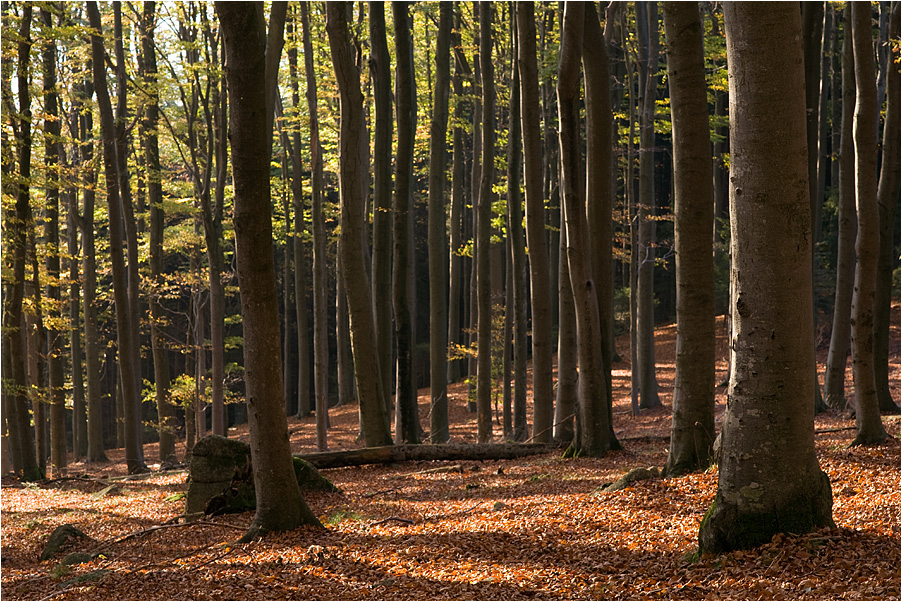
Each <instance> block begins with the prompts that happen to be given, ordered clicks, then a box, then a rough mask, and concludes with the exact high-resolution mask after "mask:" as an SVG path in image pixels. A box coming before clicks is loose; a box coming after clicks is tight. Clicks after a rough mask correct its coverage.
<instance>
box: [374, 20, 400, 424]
mask: <svg viewBox="0 0 902 602" xmlns="http://www.w3.org/2000/svg"><path fill="white" fill-rule="evenodd" d="M369 27H370V45H371V54H370V60H369V69H370V78H371V80H372V82H373V100H374V103H375V108H376V119H375V131H374V133H373V264H372V266H373V267H372V272H373V295H374V296H373V311H374V313H375V318H376V344H377V345H378V347H377V355H378V361H379V371H380V373H381V374H382V380H383V382H382V390H383V395H384V399H385V403H386V407H385V409H386V412H388V413H389V414H391V409H392V408H391V403H392V402H391V400H392V394H391V380H392V379H391V366H392V361H391V360H392V338H393V337H392V307H391V273H392V264H391V261H392V260H391V254H392V213H391V210H392V209H391V198H392V196H391V195H392V136H393V131H394V125H393V120H392V91H391V57H390V56H389V54H388V42H387V40H386V36H385V5H384V3H382V2H370V3H369Z"/></svg>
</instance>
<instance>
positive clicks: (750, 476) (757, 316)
mask: <svg viewBox="0 0 902 602" xmlns="http://www.w3.org/2000/svg"><path fill="white" fill-rule="evenodd" d="M724 16H725V19H724V21H725V26H726V32H727V57H728V61H729V67H730V78H731V81H730V126H731V129H730V131H731V136H732V149H733V152H732V155H731V161H730V183H731V189H730V198H731V207H730V218H731V220H730V222H731V226H732V239H731V244H732V250H733V262H734V263H733V268H732V269H733V272H734V278H735V282H736V292H737V298H736V302H735V304H734V305H733V324H734V334H733V339H732V341H731V349H732V354H733V371H732V374H731V378H730V390H729V399H730V405H729V407H728V408H727V412H726V414H725V416H724V422H723V431H722V434H721V435H722V437H723V443H722V456H721V460H720V466H719V479H718V489H717V495H716V497H715V500H714V503H713V504H712V506H711V508H710V509H709V510H708V513H707V514H706V515H705V518H704V519H703V520H702V524H701V528H700V530H699V548H700V550H701V551H702V552H713V553H720V552H724V551H729V550H734V549H747V548H752V547H755V546H758V545H761V544H762V543H765V542H768V541H770V540H771V537H772V536H773V535H774V534H776V533H781V532H791V533H807V532H809V531H813V530H815V529H817V528H819V527H826V526H830V527H833V526H834V524H833V519H832V515H831V507H832V502H833V501H832V494H831V491H830V481H829V479H828V478H827V475H826V474H825V473H824V472H822V471H821V469H820V467H819V466H818V461H817V456H816V455H815V450H814V407H813V405H812V403H811V400H812V397H813V395H814V388H815V386H816V383H815V379H814V367H813V364H814V353H813V350H814V331H813V328H812V326H813V325H812V322H811V319H810V318H811V313H812V290H811V289H812V282H811V263H810V262H811V249H810V248H809V245H810V242H807V243H804V244H801V245H800V244H799V241H810V240H811V220H810V217H809V212H808V211H807V207H808V201H809V198H808V177H807V170H806V164H805V157H806V140H805V95H804V88H803V87H802V82H803V74H802V48H801V42H800V37H801V23H800V18H799V9H798V6H797V5H779V4H772V5H769V6H767V7H763V6H761V5H757V4H745V3H735V4H727V5H725V6H724ZM773 90H780V94H778V95H775V94H773Z"/></svg>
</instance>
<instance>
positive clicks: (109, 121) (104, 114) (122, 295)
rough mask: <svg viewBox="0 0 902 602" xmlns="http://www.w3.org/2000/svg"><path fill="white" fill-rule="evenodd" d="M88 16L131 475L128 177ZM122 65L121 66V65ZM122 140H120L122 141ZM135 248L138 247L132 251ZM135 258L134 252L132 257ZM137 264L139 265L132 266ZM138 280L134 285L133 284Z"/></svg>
mask: <svg viewBox="0 0 902 602" xmlns="http://www.w3.org/2000/svg"><path fill="white" fill-rule="evenodd" d="M87 12H88V19H89V22H90V24H91V27H92V28H94V29H95V30H96V31H97V33H93V34H91V51H92V62H93V70H94V89H95V93H96V95H97V105H98V111H99V113H100V127H101V132H102V136H103V162H104V166H105V171H106V188H107V208H108V213H109V222H110V226H109V232H110V261H111V263H112V271H113V295H114V299H115V305H116V339H117V342H118V348H119V354H118V355H119V378H120V381H121V386H122V399H123V416H122V418H123V421H124V428H125V431H124V434H125V458H126V465H127V468H128V472H129V474H134V473H138V472H144V471H146V470H147V466H146V465H145V464H144V454H143V449H142V447H141V439H140V433H139V431H138V421H139V416H138V410H139V405H138V403H139V400H140V392H139V391H138V388H137V383H138V365H137V358H136V355H137V354H136V353H135V348H136V340H135V337H136V335H137V329H136V328H135V327H134V321H133V318H134V316H133V312H132V310H131V307H132V303H131V302H132V300H133V299H134V300H135V301H136V302H137V298H136V297H135V296H134V291H131V293H132V296H131V298H130V296H129V294H130V291H129V288H130V284H129V274H127V273H126V263H125V257H124V255H123V240H124V239H125V238H126V237H127V233H125V232H123V227H122V226H123V222H124V221H125V217H124V215H123V213H124V211H123V207H124V206H125V204H126V203H125V202H123V200H122V199H121V198H120V193H121V190H120V184H121V183H122V181H124V180H127V179H128V174H127V173H125V174H124V177H121V176H120V175H119V173H120V168H119V161H120V157H121V156H122V154H121V153H120V152H119V151H118V150H117V147H118V143H117V135H116V131H115V130H116V126H115V124H114V121H113V106H112V103H111V101H110V95H109V90H108V89H107V83H106V66H105V62H104V61H105V54H104V49H103V38H102V36H101V34H100V32H101V31H102V26H101V22H100V11H99V10H98V8H97V3H96V2H89V3H88V4H87ZM123 67H124V65H123ZM122 142H124V140H122ZM135 251H136V252H137V249H135ZM135 260H136V261H137V256H136V257H135ZM136 267H137V266H136ZM135 284H137V283H135Z"/></svg>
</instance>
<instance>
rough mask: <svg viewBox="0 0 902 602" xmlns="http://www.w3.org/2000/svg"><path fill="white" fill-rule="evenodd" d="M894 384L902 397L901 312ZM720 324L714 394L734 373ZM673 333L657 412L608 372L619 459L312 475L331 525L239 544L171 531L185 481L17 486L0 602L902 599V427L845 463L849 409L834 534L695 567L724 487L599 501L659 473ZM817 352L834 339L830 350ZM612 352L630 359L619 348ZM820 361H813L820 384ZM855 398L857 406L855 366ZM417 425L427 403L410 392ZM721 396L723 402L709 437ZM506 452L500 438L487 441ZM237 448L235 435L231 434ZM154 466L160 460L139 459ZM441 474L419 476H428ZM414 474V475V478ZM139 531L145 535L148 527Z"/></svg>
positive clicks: (348, 426) (838, 432) (663, 350)
mask: <svg viewBox="0 0 902 602" xmlns="http://www.w3.org/2000/svg"><path fill="white" fill-rule="evenodd" d="M893 318H894V320H895V323H894V325H893V331H892V339H891V343H890V349H891V350H892V357H891V358H890V364H891V374H890V380H891V386H892V390H893V397H894V399H896V400H898V399H899V388H900V387H899V380H900V373H899V363H900V361H899V360H900V358H899V348H900V344H899V324H898V319H899V305H898V303H897V304H894V308H893ZM723 326H724V324H723V320H722V319H719V320H718V331H719V334H720V337H719V354H718V357H720V358H721V359H720V360H719V362H718V380H723V379H724V377H725V373H726V369H727V366H726V360H725V358H726V340H725V337H724V332H723ZM675 332H676V330H675V327H673V326H671V327H668V328H663V329H660V330H659V331H658V336H657V358H658V367H659V382H660V385H661V394H662V395H661V397H662V401H663V402H664V407H662V408H660V409H656V410H650V411H644V412H642V413H641V414H640V415H639V416H632V415H631V414H630V411H629V365H628V363H621V364H618V365H617V366H616V369H615V404H614V405H615V408H614V422H615V425H614V426H615V431H616V433H617V436H618V438H619V439H620V441H621V442H622V443H623V446H624V449H623V450H622V451H617V452H611V453H609V454H608V455H607V456H605V457H604V458H601V459H585V458H581V459H575V460H572V459H571V460H564V459H562V458H561V457H560V456H561V454H560V452H555V453H549V454H545V455H540V456H533V457H528V458H522V459H514V460H498V461H482V462H480V461H471V462H421V463H417V462H405V463H400V464H395V465H387V466H364V467H350V468H340V469H331V470H325V471H323V472H324V474H325V476H327V477H328V478H329V479H331V480H332V481H333V482H334V483H335V484H336V485H337V486H338V487H339V488H340V490H341V493H311V494H307V496H306V499H307V502H308V503H309V504H310V506H311V508H312V509H313V511H314V513H315V514H316V515H317V516H318V517H319V518H320V520H321V521H322V522H323V524H324V525H325V527H326V528H325V529H322V530H318V529H312V528H305V529H299V530H297V531H293V532H290V533H283V534H270V535H268V536H266V537H265V538H263V539H261V540H257V541H255V542H252V543H249V544H240V545H237V544H235V543H234V541H235V540H236V539H237V538H238V537H239V536H240V535H241V534H242V532H243V530H244V529H245V528H246V527H247V526H248V525H249V524H250V521H251V519H252V514H251V513H246V514H240V515H231V516H225V517H217V518H216V519H213V520H211V521H206V522H204V521H202V522H198V523H190V524H188V525H185V524H184V523H179V524H175V525H171V526H166V527H163V528H158V529H153V530H151V529H150V528H151V527H154V526H158V525H163V524H164V523H167V521H171V520H173V519H175V518H176V517H177V516H178V515H179V514H180V513H181V512H182V510H183V507H184V500H182V499H181V496H180V495H179V493H180V492H183V491H184V490H185V488H186V484H185V476H186V475H185V473H184V472H158V473H154V474H151V475H150V476H145V477H141V478H137V479H133V480H124V481H117V482H116V484H117V487H116V488H115V489H114V490H112V491H104V489H105V488H106V486H107V485H108V483H107V481H104V480H102V479H101V477H113V476H121V475H122V474H123V473H124V462H123V461H122V452H121V450H109V452H108V455H109V456H110V462H109V463H105V464H84V463H77V464H74V465H72V466H70V467H69V469H68V471H67V475H68V477H66V476H64V477H63V478H57V479H53V480H48V481H46V482H42V483H37V484H28V485H22V484H20V483H19V482H18V481H17V480H15V479H12V478H9V477H6V478H4V480H3V488H2V492H0V495H2V499H0V504H2V522H0V529H2V555H0V560H2V591H0V595H2V598H4V599H58V600H64V599H107V600H111V599H332V600H336V599H384V600H388V599H572V598H599V599H811V600H822V599H849V600H858V599H881V600H882V599H899V598H900V541H902V539H900V485H899V484H900V444H899V436H900V420H899V416H898V415H896V416H884V424H885V426H886V429H887V431H888V432H889V433H890V434H892V435H893V437H894V438H893V439H892V440H891V441H889V442H887V443H885V444H883V445H879V446H872V447H857V448H849V447H848V444H849V443H850V442H851V440H852V438H853V436H854V420H853V419H851V418H850V417H849V416H848V413H840V412H828V413H826V414H822V415H820V416H818V417H817V418H816V425H815V426H816V429H817V432H818V434H817V435H816V446H817V452H818V456H819V459H820V463H821V467H822V468H823V469H824V470H825V471H826V472H827V474H828V475H829V477H830V480H831V483H832V488H833V498H834V502H833V516H834V520H835V522H836V525H837V528H836V529H832V530H822V531H819V532H817V533H813V534H808V535H802V536H799V535H794V534H789V535H785V536H777V537H775V538H774V540H773V541H771V542H770V543H769V544H766V545H764V546H761V547H759V548H756V549H754V550H749V551H745V552H734V553H731V554H725V555H722V556H719V557H713V556H712V557H707V556H705V557H702V558H700V559H699V558H694V557H693V552H695V550H696V548H697V542H696V537H697V532H698V525H699V522H700V520H701V518H702V516H703V515H704V513H705V511H706V509H707V507H708V506H709V504H710V503H711V501H712V500H713V498H714V494H715V491H716V487H717V471H716V468H714V467H712V468H710V469H708V470H707V471H705V472H701V473H696V474H691V475H687V476H684V477H680V478H675V479H651V480H645V481H639V482H637V483H635V484H634V485H632V486H631V487H630V488H628V489H625V490H623V491H619V492H614V493H604V492H601V491H599V489H600V487H601V486H602V485H604V484H606V483H609V482H611V481H614V480H616V479H617V478H618V477H619V476H621V475H623V474H624V473H626V472H627V471H629V470H630V469H632V468H635V467H646V466H658V467H660V466H662V465H663V463H664V461H665V459H666V457H667V446H668V442H669V435H670V399H671V392H672V383H673V371H674V364H673V361H674V360H673V357H674V337H675ZM828 340H829V339H828ZM618 350H619V351H620V353H621V354H623V355H624V356H626V355H627V349H626V343H624V342H622V341H621V342H618ZM822 356H825V350H822V352H821V353H819V359H820V361H821V362H820V363H821V366H820V368H821V373H822V372H823V361H824V359H825V358H824V357H822ZM847 385H848V386H847V391H848V392H849V393H851V391H852V385H851V370H849V380H848V383H847ZM420 394H421V395H420V409H421V421H422V424H423V426H424V428H428V424H429V420H428V406H429V403H428V390H423V391H421V392H420ZM724 394H725V387H723V386H721V387H719V388H718V410H717V416H718V421H719V420H720V417H721V415H722V412H723V404H724ZM449 398H450V402H451V420H452V440H453V441H455V442H475V433H476V428H475V416H474V415H473V414H471V413H469V412H467V409H466V385H464V384H456V385H453V386H452V388H451V391H450V395H449ZM330 420H331V425H332V427H331V429H330V431H329V447H330V449H336V450H337V449H345V448H353V447H359V446H361V445H362V443H361V442H360V441H357V432H358V427H357V414H356V406H347V407H339V408H333V409H332V410H331V412H330ZM314 428H315V427H314V422H313V419H312V418H305V419H303V420H296V419H290V420H289V429H290V431H291V441H292V449H293V451H294V452H295V453H306V452H311V451H315V436H314ZM494 428H495V432H496V433H498V435H497V436H496V440H500V430H501V429H500V425H499V424H497V423H496V424H495V425H494ZM230 436H233V437H237V438H246V436H247V430H246V426H243V427H238V428H236V429H232V430H231V431H230ZM145 454H146V457H147V458H148V460H150V459H153V458H155V455H156V449H155V446H153V445H147V446H145ZM436 468H438V469H442V470H438V471H435V470H431V469H436ZM424 471H426V472H424ZM66 523H71V524H75V525H76V526H78V527H79V528H80V529H81V530H83V531H84V532H85V533H87V534H88V535H89V536H91V537H92V538H94V539H95V540H97V542H101V543H100V544H98V545H96V546H95V547H94V548H93V549H97V550H100V551H102V552H103V554H102V555H101V556H98V557H97V558H95V559H94V560H93V561H91V562H87V563H84V564H78V565H73V566H68V567H64V566H61V565H60V563H59V558H56V559H54V560H47V561H43V562H41V561H39V556H40V554H41V550H42V549H43V547H44V544H45V543H46V540H47V538H48V537H49V535H50V533H51V532H52V531H53V530H54V529H55V528H56V527H58V526H60V525H62V524H66ZM144 530H147V531H146V532H145V533H143V534H142V533H141V532H142V531H144Z"/></svg>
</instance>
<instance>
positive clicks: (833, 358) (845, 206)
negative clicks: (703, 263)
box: [824, 3, 858, 409]
mask: <svg viewBox="0 0 902 602" xmlns="http://www.w3.org/2000/svg"><path fill="white" fill-rule="evenodd" d="M851 10H852V6H851V4H850V3H846V8H845V11H844V13H845V23H846V28H845V30H846V31H845V34H846V35H844V36H843V45H842V118H841V122H842V125H841V128H840V129H841V135H840V136H841V137H840V148H839V191H838V192H839V207H838V209H837V213H838V222H839V228H838V230H839V233H838V235H837V248H836V296H835V298H834V301H833V331H832V334H831V336H830V351H829V352H828V355H827V369H826V371H825V372H824V402H825V403H826V404H827V405H828V406H830V407H832V408H837V409H843V408H845V405H846V364H847V363H848V358H849V350H850V337H851V332H852V322H851V314H852V288H853V281H854V278H855V235H856V232H857V229H858V221H857V218H856V215H855V176H854V170H855V157H854V154H855V147H854V144H853V142H852V115H853V112H854V111H855V58H854V56H853V53H852V36H851V35H850V31H851V28H850V26H849V23H851V14H852V13H851ZM835 118H836V117H835V116H834V119H835Z"/></svg>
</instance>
